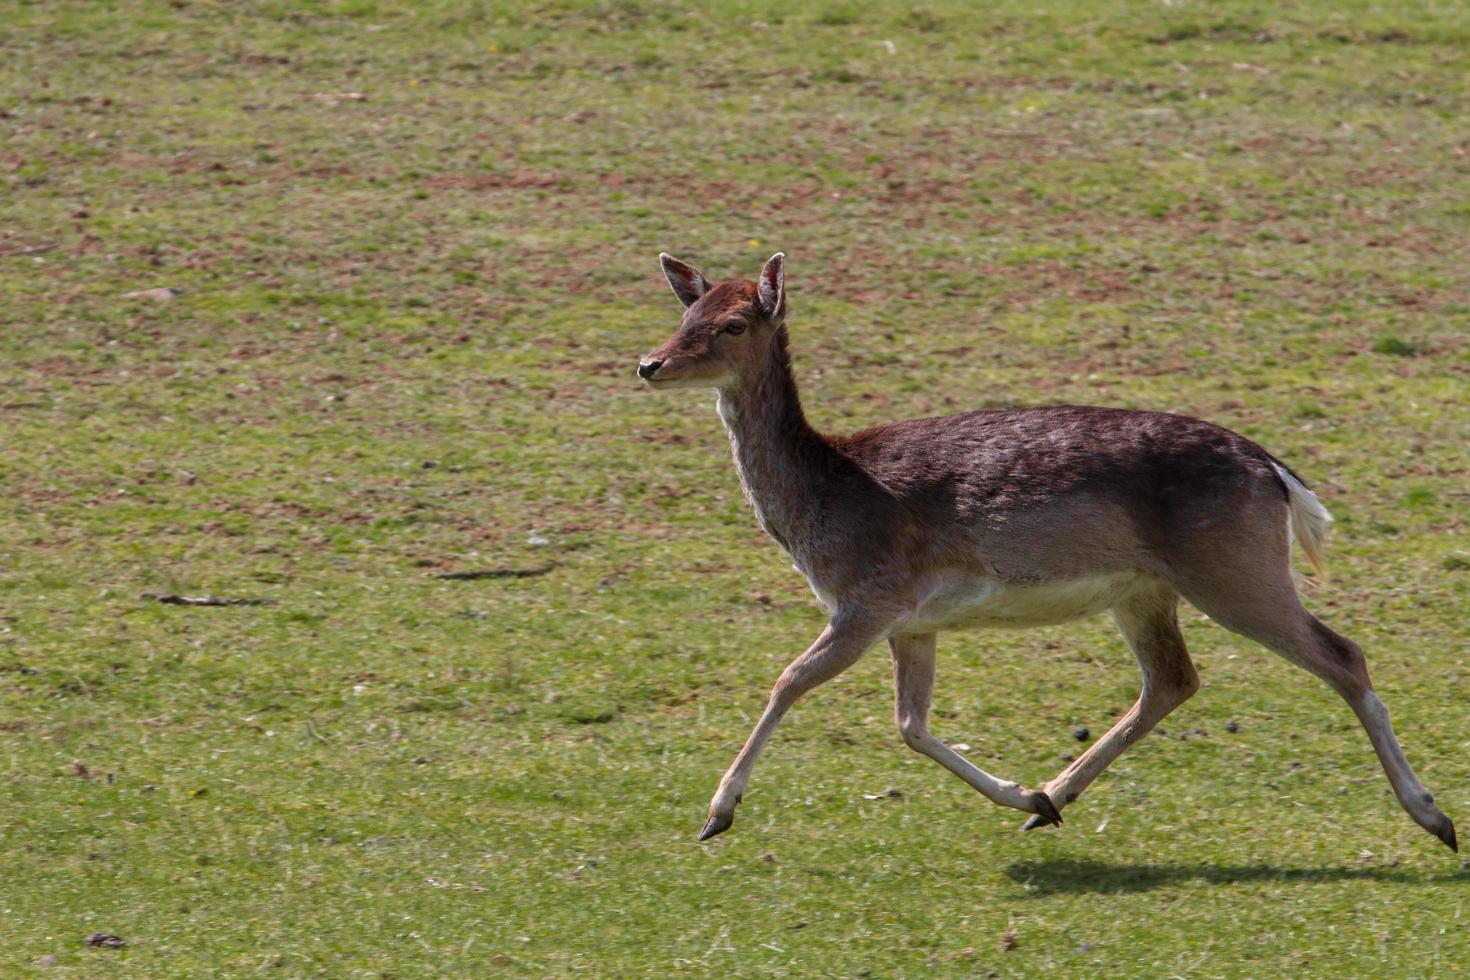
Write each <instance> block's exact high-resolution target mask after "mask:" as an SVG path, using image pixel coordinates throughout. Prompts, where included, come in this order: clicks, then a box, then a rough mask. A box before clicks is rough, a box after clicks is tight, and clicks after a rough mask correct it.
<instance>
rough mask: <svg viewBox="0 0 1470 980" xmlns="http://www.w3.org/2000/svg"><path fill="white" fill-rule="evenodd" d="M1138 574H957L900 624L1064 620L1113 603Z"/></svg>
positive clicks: (922, 627)
mask: <svg viewBox="0 0 1470 980" xmlns="http://www.w3.org/2000/svg"><path fill="white" fill-rule="evenodd" d="M1139 578H1140V573H1138V572H1117V573H1113V574H1108V575H1089V576H1085V577H1083V578H1075V579H1067V580H1064V581H1060V582H1047V583H1045V584H1041V585H1007V584H1006V583H1004V582H1001V581H999V580H998V579H992V578H984V577H981V576H965V577H956V578H952V579H948V580H946V581H944V582H943V583H941V584H940V585H939V587H938V588H937V589H936V590H935V592H934V593H933V594H932V595H931V596H930V597H929V598H928V599H926V600H925V601H924V602H923V603H922V604H921V605H920V606H919V608H918V610H916V611H915V613H914V615H913V616H912V617H911V618H910V619H909V621H908V622H907V623H905V624H904V631H905V632H910V631H912V632H929V631H933V630H941V629H966V628H975V627H986V626H990V627H995V626H1001V627H1004V626H1016V627H1022V626H1050V625H1053V624H1055V623H1065V622H1067V621H1068V620H1073V619H1081V618H1082V617H1084V616H1093V615H1096V614H1097V613H1100V612H1103V611H1105V610H1107V609H1110V608H1112V607H1113V606H1115V605H1117V603H1118V600H1120V599H1121V598H1122V597H1123V596H1125V595H1127V594H1128V592H1130V591H1131V590H1132V589H1133V588H1134V587H1135V586H1136V584H1137V583H1138V580H1139Z"/></svg>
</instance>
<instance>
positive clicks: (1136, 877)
mask: <svg viewBox="0 0 1470 980" xmlns="http://www.w3.org/2000/svg"><path fill="white" fill-rule="evenodd" d="M1005 873H1006V876H1007V877H1009V878H1010V879H1011V880H1012V881H1014V882H1015V883H1016V884H1018V885H1025V886H1026V889H1027V890H1026V893H1025V894H1026V896H1027V897H1029V898H1044V897H1046V896H1049V895H1062V894H1074V895H1075V894H1087V893H1093V894H1103V895H1105V894H1126V893H1130V892H1146V891H1152V890H1153V889H1155V888H1167V887H1169V886H1171V885H1179V884H1184V883H1187V882H1205V883H1208V884H1212V885H1230V884H1239V883H1241V882H1252V881H1273V882H1283V883H1285V882H1300V883H1304V884H1320V883H1324V882H1338V881H1379V882H1400V883H1403V884H1415V885H1423V884H1432V883H1435V882H1454V881H1460V882H1467V883H1470V868H1457V869H1455V870H1453V871H1443V872H1430V873H1425V872H1424V871H1419V870H1415V869H1413V868H1392V867H1383V866H1370V867H1359V868H1352V867H1335V866H1333V867H1299V866H1298V867H1290V866H1282V865H1273V864H1235V865H1232V864H1204V863H1200V864H1156V863H1145V864H1138V863H1133V864H1128V863H1120V864H1113V863H1110V862H1107V861H1090V860H1089V861H1079V860H1074V859H1071V858H1050V859H1046V860H1040V861H1018V862H1016V863H1014V864H1012V865H1010V866H1009V867H1007V868H1006V869H1005Z"/></svg>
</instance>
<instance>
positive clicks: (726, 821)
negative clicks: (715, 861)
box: [699, 814, 735, 840]
mask: <svg viewBox="0 0 1470 980" xmlns="http://www.w3.org/2000/svg"><path fill="white" fill-rule="evenodd" d="M734 822H735V818H734V817H733V816H729V817H726V816H721V815H720V814H715V815H714V816H712V817H710V818H709V819H708V820H706V821H705V823H704V829H703V830H701V831H700V832H699V839H700V840H709V839H710V838H711V837H713V836H715V835H716V834H723V833H724V832H725V831H727V830H729V829H730V825H731V824H732V823H734Z"/></svg>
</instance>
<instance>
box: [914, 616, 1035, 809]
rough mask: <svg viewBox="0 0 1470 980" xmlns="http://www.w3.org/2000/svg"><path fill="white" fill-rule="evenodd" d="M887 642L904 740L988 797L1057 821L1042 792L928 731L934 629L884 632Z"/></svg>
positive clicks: (932, 682)
mask: <svg viewBox="0 0 1470 980" xmlns="http://www.w3.org/2000/svg"><path fill="white" fill-rule="evenodd" d="M888 647H889V649H890V650H891V651H892V652H893V687H894V693H895V699H894V717H895V719H896V720H897V722H898V731H899V733H900V734H901V735H902V736H903V740H904V743H905V744H907V745H908V747H909V748H911V749H913V750H914V751H915V752H918V753H920V754H921V755H927V756H928V757H929V758H931V759H933V760H934V761H935V762H937V763H939V764H940V765H941V766H943V767H944V768H946V769H948V770H949V771H950V772H952V773H954V774H955V775H956V776H958V777H960V778H961V779H963V780H964V781H965V782H966V783H968V784H969V785H970V786H971V787H973V788H974V789H976V790H978V791H979V793H980V794H981V795H982V796H984V797H985V798H986V799H987V800H989V801H990V802H992V803H996V804H999V805H1000V806H1009V807H1015V808H1016V809H1017V810H1020V811H1022V812H1023V813H1032V814H1036V816H1035V817H1033V818H1032V819H1034V820H1040V821H1041V822H1042V823H1061V822H1062V817H1061V814H1059V813H1057V809H1056V807H1055V806H1053V805H1052V801H1051V800H1050V799H1048V798H1047V795H1046V794H1045V793H1043V792H1039V791H1037V790H1030V789H1026V788H1024V787H1022V786H1021V785H1019V784H1017V783H1013V782H1010V781H1008V780H1002V779H997V778H995V777H994V776H992V775H991V774H990V773H988V772H986V771H985V770H983V769H980V768H979V767H977V766H975V765H972V764H971V763H970V762H969V761H968V760H966V759H965V758H964V756H962V755H960V754H959V753H958V752H956V751H955V750H954V749H952V748H950V747H949V746H948V745H945V744H944V743H943V742H941V741H940V740H939V739H937V738H935V737H934V736H933V735H932V734H931V733H930V731H929V700H930V697H931V695H932V694H933V693H934V648H935V635H934V634H933V633H917V634H897V635H894V636H891V637H889V639H888Z"/></svg>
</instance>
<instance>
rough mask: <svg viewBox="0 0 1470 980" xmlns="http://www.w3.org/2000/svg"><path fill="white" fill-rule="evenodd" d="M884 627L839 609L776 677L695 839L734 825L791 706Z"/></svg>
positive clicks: (862, 649)
mask: <svg viewBox="0 0 1470 980" xmlns="http://www.w3.org/2000/svg"><path fill="white" fill-rule="evenodd" d="M890 626H891V620H890V619H887V618H883V617H878V616H873V615H869V614H862V613H856V614H854V613H844V612H843V611H842V610H839V611H838V613H837V615H835V616H833V617H832V621H831V622H830V623H828V624H827V628H826V629H824V630H822V635H821V636H819V637H817V641H816V642H815V643H813V644H812V645H811V646H810V647H809V648H808V649H807V651H806V652H805V653H803V654H802V655H801V656H799V657H797V658H796V659H795V660H793V661H792V662H791V664H790V665H789V666H788V667H787V668H786V669H785V670H784V671H782V672H781V676H780V678H779V679H777V681H776V686H775V687H773V688H772V689H771V697H770V700H769V701H768V702H767V703H766V710H765V711H763V712H762V713H761V717H760V720H759V721H757V722H756V724H755V730H754V731H752V732H751V733H750V737H749V738H748V739H746V740H745V745H744V747H743V748H741V750H740V754H739V755H737V756H735V761H734V762H733V763H732V764H731V765H730V769H729V771H728V772H726V773H725V777H724V778H723V779H721V780H720V788H719V789H717V790H716V791H715V795H714V798H713V799H712V800H710V804H709V819H708V820H707V821H705V825H704V829H703V830H701V831H700V832H699V839H700V840H709V839H710V838H711V837H713V836H715V835H716V834H719V833H723V832H724V831H726V830H729V829H730V825H731V824H732V823H734V822H735V807H736V805H737V804H738V803H739V802H740V798H741V796H742V795H743V794H744V793H745V786H746V783H748V782H749V781H750V772H751V770H752V769H754V768H755V760H756V757H757V756H758V755H760V752H761V749H762V748H764V747H765V744H766V742H767V740H769V739H770V737H771V732H773V731H775V729H776V726H777V725H778V724H780V722H781V718H782V717H783V716H784V715H785V714H786V712H787V711H788V710H790V708H791V706H792V705H793V704H795V703H796V702H797V701H798V700H799V699H800V698H801V696H802V695H803V694H806V693H807V692H808V691H810V690H811V689H812V688H814V687H816V686H817V685H819V684H824V683H826V682H827V681H829V680H831V679H832V678H834V677H836V676H837V675H838V674H840V673H842V672H843V671H844V670H846V669H847V668H849V667H851V666H852V665H853V664H855V663H857V662H858V660H859V658H861V657H862V655H863V654H864V653H865V652H866V651H867V649H868V647H870V646H872V645H873V644H874V643H875V642H876V641H877V640H878V639H879V638H881V637H882V635H883V634H884V633H885V632H887V630H888V628H889V627H890Z"/></svg>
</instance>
